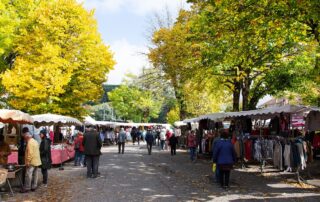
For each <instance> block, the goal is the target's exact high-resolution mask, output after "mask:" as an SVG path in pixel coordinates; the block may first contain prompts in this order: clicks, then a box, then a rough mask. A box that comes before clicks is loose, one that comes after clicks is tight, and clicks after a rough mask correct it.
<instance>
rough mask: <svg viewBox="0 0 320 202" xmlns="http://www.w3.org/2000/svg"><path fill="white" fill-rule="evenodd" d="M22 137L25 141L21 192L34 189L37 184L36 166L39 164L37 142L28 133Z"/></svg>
mask: <svg viewBox="0 0 320 202" xmlns="http://www.w3.org/2000/svg"><path fill="white" fill-rule="evenodd" d="M24 138H25V141H26V142H27V147H26V154H25V165H26V176H25V185H24V188H23V189H22V190H21V193H26V192H29V191H30V190H31V191H35V190H36V188H37V186H38V167H39V166H40V165H41V160H40V151H39V144H38V142H37V141H36V140H35V139H33V138H32V136H31V135H30V134H26V135H24Z"/></svg>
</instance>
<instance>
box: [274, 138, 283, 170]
mask: <svg viewBox="0 0 320 202" xmlns="http://www.w3.org/2000/svg"><path fill="white" fill-rule="evenodd" d="M282 155H283V154H282V145H281V144H280V142H276V143H275V147H274V152H273V165H274V167H276V168H278V169H279V170H283V161H282Z"/></svg>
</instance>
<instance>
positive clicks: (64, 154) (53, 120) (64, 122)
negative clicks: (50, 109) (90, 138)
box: [32, 114, 82, 165]
mask: <svg viewBox="0 0 320 202" xmlns="http://www.w3.org/2000/svg"><path fill="white" fill-rule="evenodd" d="M32 118H33V119H34V125H35V126H36V127H44V126H46V127H48V126H53V128H54V131H52V132H53V133H54V137H53V140H54V141H53V143H54V144H53V145H52V146H51V158H52V164H53V165H58V164H62V163H63V162H65V161H68V160H70V159H72V158H74V155H75V151H74V146H73V144H72V141H70V140H68V138H70V139H71V130H70V127H71V126H80V125H82V123H81V122H80V121H79V120H78V119H76V118H72V117H69V116H62V115H57V114H40V115H34V116H32ZM63 127H66V128H64V129H65V130H66V131H67V132H66V133H67V134H65V135H63V134H62V129H63Z"/></svg>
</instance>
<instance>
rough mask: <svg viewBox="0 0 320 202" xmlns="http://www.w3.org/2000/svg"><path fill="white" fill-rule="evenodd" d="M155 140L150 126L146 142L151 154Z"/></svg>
mask: <svg viewBox="0 0 320 202" xmlns="http://www.w3.org/2000/svg"><path fill="white" fill-rule="evenodd" d="M153 140H154V137H153V134H152V131H151V128H148V131H147V135H146V142H147V149H148V154H149V155H151V151H152V145H153Z"/></svg>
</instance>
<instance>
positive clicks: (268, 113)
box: [183, 105, 320, 123]
mask: <svg viewBox="0 0 320 202" xmlns="http://www.w3.org/2000/svg"><path fill="white" fill-rule="evenodd" d="M310 111H318V112H320V108H317V107H307V106H302V105H285V106H277V107H269V108H263V109H256V110H249V111H241V112H225V113H212V114H206V115H202V116H199V117H196V118H191V119H186V120H184V121H183V122H185V123H194V122H199V121H200V120H203V119H210V120H212V121H224V120H228V119H232V118H236V117H246V116H247V117H250V118H253V119H262V120H266V119H270V118H273V117H274V116H277V115H280V114H281V113H285V114H300V115H306V114H307V113H309V112H310Z"/></svg>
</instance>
